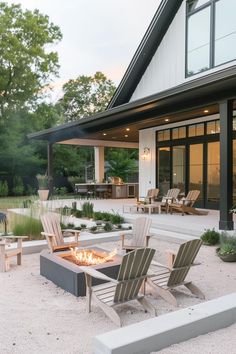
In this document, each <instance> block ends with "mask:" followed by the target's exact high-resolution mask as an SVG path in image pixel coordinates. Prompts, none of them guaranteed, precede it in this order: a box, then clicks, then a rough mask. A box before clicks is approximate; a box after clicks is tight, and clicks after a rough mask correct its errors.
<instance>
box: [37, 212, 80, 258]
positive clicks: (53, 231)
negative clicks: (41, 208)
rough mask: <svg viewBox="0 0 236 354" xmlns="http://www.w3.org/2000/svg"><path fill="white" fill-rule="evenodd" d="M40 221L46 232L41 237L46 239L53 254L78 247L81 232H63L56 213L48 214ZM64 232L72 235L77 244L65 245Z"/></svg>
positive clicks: (69, 230)
mask: <svg viewBox="0 0 236 354" xmlns="http://www.w3.org/2000/svg"><path fill="white" fill-rule="evenodd" d="M40 219H41V222H42V225H43V230H44V231H43V232H41V235H43V236H45V237H46V240H47V243H48V247H49V249H50V252H51V253H53V252H55V251H61V250H64V249H68V248H70V247H76V246H78V237H79V234H80V231H79V230H73V229H72V230H71V229H66V230H62V229H61V225H60V216H59V215H57V214H56V213H47V214H44V215H41V217H40ZM63 232H69V233H72V234H73V235H74V237H75V242H73V243H65V242H64V238H63Z"/></svg>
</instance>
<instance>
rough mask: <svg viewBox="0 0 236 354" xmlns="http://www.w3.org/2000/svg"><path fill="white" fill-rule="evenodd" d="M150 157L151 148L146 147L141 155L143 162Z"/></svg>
mask: <svg viewBox="0 0 236 354" xmlns="http://www.w3.org/2000/svg"><path fill="white" fill-rule="evenodd" d="M149 155H150V148H149V147H145V148H144V149H143V153H142V154H141V159H142V160H146V159H147V158H148V156H149Z"/></svg>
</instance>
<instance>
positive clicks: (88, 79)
mask: <svg viewBox="0 0 236 354" xmlns="http://www.w3.org/2000/svg"><path fill="white" fill-rule="evenodd" d="M63 91H64V96H63V98H62V99H61V105H62V107H63V111H64V115H65V121H66V122H72V121H76V120H78V119H80V118H83V117H88V116H91V115H93V114H95V113H98V112H102V111H104V110H105V109H106V107H107V105H108V103H109V101H110V99H111V97H112V95H113V93H114V91H115V85H114V83H113V82H112V81H111V80H109V79H107V78H106V76H105V75H104V74H103V73H101V72H96V73H95V75H94V76H84V75H81V76H79V77H78V78H77V79H75V80H70V81H69V82H67V83H66V84H65V85H64V86H63Z"/></svg>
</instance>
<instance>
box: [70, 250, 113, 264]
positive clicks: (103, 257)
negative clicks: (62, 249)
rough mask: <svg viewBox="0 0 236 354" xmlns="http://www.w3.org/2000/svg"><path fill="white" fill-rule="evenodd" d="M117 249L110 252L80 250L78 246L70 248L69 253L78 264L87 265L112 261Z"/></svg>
mask: <svg viewBox="0 0 236 354" xmlns="http://www.w3.org/2000/svg"><path fill="white" fill-rule="evenodd" d="M116 253H117V251H116V250H114V251H112V252H110V253H104V252H103V253H98V252H96V251H95V250H88V249H87V250H86V249H85V250H80V249H78V248H71V255H72V256H73V258H74V261H75V263H76V264H78V265H81V266H82V265H83V266H89V265H97V264H102V263H106V262H110V261H112V259H113V257H114V256H115V255H116Z"/></svg>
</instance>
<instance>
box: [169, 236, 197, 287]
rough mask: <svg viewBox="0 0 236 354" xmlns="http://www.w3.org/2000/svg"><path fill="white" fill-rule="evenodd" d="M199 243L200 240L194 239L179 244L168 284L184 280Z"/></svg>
mask: <svg viewBox="0 0 236 354" xmlns="http://www.w3.org/2000/svg"><path fill="white" fill-rule="evenodd" d="M201 244H202V241H201V240H199V239H195V240H191V241H188V242H185V243H183V244H182V245H180V247H179V250H178V253H177V255H176V257H175V260H174V263H173V267H172V270H171V273H170V277H169V280H168V283H167V285H168V286H171V285H176V284H179V283H182V282H183V281H184V280H185V278H186V276H187V274H188V272H189V269H190V267H191V265H192V264H193V262H194V260H195V258H196V256H197V254H198V251H199V249H200V247H201Z"/></svg>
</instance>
